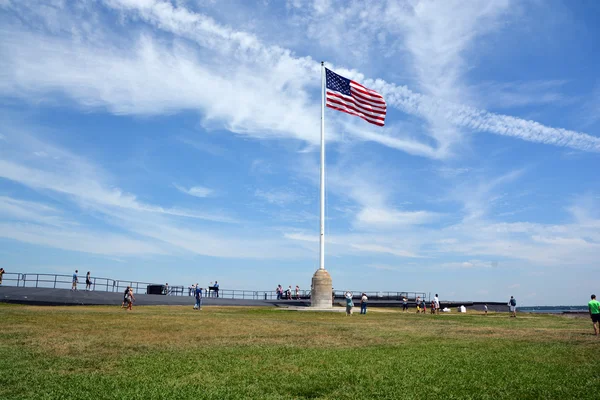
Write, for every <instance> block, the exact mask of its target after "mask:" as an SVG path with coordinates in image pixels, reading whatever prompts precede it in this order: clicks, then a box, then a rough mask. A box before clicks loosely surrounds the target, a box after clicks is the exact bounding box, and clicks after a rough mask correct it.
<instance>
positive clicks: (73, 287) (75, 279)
mask: <svg viewBox="0 0 600 400" xmlns="http://www.w3.org/2000/svg"><path fill="white" fill-rule="evenodd" d="M78 272H79V271H78V270H75V273H74V274H73V285H72V286H71V291H74V290H77V284H78V283H79V279H78V278H77V273H78Z"/></svg>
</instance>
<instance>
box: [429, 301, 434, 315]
mask: <svg viewBox="0 0 600 400" xmlns="http://www.w3.org/2000/svg"><path fill="white" fill-rule="evenodd" d="M430 306H431V313H432V314H435V300H431V304H430Z"/></svg>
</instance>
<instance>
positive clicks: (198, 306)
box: [194, 283, 202, 310]
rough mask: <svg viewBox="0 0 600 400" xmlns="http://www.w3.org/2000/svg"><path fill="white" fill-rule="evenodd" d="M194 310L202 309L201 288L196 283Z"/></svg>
mask: <svg viewBox="0 0 600 400" xmlns="http://www.w3.org/2000/svg"><path fill="white" fill-rule="evenodd" d="M194 310H202V288H201V287H200V285H199V284H197V283H196V305H195V306H194Z"/></svg>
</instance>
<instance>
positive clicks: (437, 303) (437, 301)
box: [433, 293, 440, 314]
mask: <svg viewBox="0 0 600 400" xmlns="http://www.w3.org/2000/svg"><path fill="white" fill-rule="evenodd" d="M433 303H434V304H433V305H434V311H433V312H434V313H436V314H439V312H440V298H439V297H438V294H437V293H436V294H435V297H434V298H433Z"/></svg>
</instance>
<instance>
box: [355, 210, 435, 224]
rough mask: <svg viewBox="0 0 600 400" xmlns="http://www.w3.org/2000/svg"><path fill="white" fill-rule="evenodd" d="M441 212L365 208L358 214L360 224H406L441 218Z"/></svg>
mask: <svg viewBox="0 0 600 400" xmlns="http://www.w3.org/2000/svg"><path fill="white" fill-rule="evenodd" d="M440 217H441V216H440V214H438V213H434V212H430V211H397V210H390V209H384V208H371V207H366V208H363V209H362V210H361V211H360V212H359V213H358V215H357V216H356V220H357V223H358V224H359V225H375V226H378V227H382V228H383V227H386V226H388V227H389V226H399V225H400V226H406V225H421V224H427V223H431V222H434V221H437V220H439V219H440Z"/></svg>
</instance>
